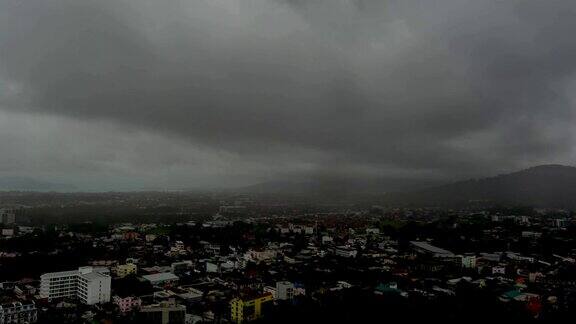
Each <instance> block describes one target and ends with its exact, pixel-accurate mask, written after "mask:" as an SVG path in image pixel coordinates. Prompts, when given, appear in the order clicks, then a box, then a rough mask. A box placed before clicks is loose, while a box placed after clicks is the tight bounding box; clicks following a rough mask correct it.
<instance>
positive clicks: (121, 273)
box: [114, 263, 138, 278]
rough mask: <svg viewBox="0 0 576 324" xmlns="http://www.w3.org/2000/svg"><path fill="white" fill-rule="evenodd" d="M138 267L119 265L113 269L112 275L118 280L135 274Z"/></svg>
mask: <svg viewBox="0 0 576 324" xmlns="http://www.w3.org/2000/svg"><path fill="white" fill-rule="evenodd" d="M137 272H138V267H137V266H136V265H135V264H133V263H126V264H119V265H117V266H116V268H114V273H115V274H116V276H117V277H119V278H124V277H126V276H128V275H131V274H136V273H137Z"/></svg>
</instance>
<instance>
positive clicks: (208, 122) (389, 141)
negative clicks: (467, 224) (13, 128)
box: [0, 0, 576, 176]
mask: <svg viewBox="0 0 576 324" xmlns="http://www.w3.org/2000/svg"><path fill="white" fill-rule="evenodd" d="M574 30H576V3H574V1H571V0H565V1H553V0H551V1H538V0H533V1H531V0H528V1H526V0H509V1H496V0H494V1H482V0H474V1H472V0H468V1H465V0H437V1H425V0H422V1H411V0H403V1H393V0H391V1H384V0H373V1H370V0H356V1H354V0H307V1H304V0H244V1H240V0H211V1H208V0H197V1H196V0H195V1H185V0H163V1H158V0H156V1H152V0H124V1H122V0H113V1H112V0H98V1H74V0H25V1H24V0H20V1H16V0H0V80H2V82H3V83H4V84H6V85H9V88H10V89H12V90H10V91H7V92H6V93H4V94H3V98H2V102H4V103H5V104H3V106H2V107H1V108H2V109H5V110H11V111H13V112H18V111H23V110H25V111H26V113H28V114H55V115H61V116H66V117H71V118H75V119H78V120H83V121H96V120H100V121H105V122H106V121H108V122H113V123H120V124H125V125H128V126H130V127H136V128H139V129H141V130H142V131H150V132H156V133H160V134H166V136H171V137H177V138H181V139H183V140H185V141H188V142H189V143H190V145H191V146H194V145H199V146H201V147H204V148H209V149H214V150H218V151H225V152H229V153H230V154H234V155H235V156H238V157H239V158H238V159H240V160H242V159H245V160H250V161H259V163H263V164H268V165H274V164H277V163H278V162H279V161H282V163H283V166H284V167H285V168H286V170H287V172H292V171H295V172H298V170H301V169H302V168H305V169H306V168H307V169H308V171H309V172H312V173H314V172H316V171H318V172H320V171H322V172H329V170H330V169H333V170H334V172H336V173H347V172H349V173H352V174H354V173H360V174H362V173H373V174H387V173H399V172H404V173H406V172H408V173H409V172H412V171H413V172H430V174H440V175H442V174H448V175H458V176H467V175H477V174H480V173H484V174H487V173H491V172H494V171H500V170H502V169H510V168H515V167H518V166H524V165H526V164H531V163H540V162H548V161H554V162H563V163H569V162H570V159H571V158H572V157H573V150H574V139H575V138H574V131H573V130H572V128H573V127H571V124H572V123H573V122H574V121H575V120H574V108H573V107H574V96H573V95H572V93H573V92H572V90H573V88H574V85H575V83H574V73H575V68H576V62H574V57H576V55H575V54H576V40H574V37H573V35H572V32H573V31H574ZM290 163H292V164H293V165H294V167H293V168H291V167H290V166H289V165H290ZM303 165H305V167H302V166H303ZM238 172H245V171H244V170H240V169H238Z"/></svg>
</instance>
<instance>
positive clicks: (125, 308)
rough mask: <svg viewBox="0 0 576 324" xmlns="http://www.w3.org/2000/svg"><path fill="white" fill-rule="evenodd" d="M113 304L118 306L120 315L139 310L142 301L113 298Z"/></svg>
mask: <svg viewBox="0 0 576 324" xmlns="http://www.w3.org/2000/svg"><path fill="white" fill-rule="evenodd" d="M112 300H113V301H114V304H116V305H118V308H119V309H120V312H121V313H127V312H129V311H131V310H133V309H136V308H140V306H142V300H141V299H140V298H138V297H132V296H128V297H124V298H122V297H120V296H114V297H112Z"/></svg>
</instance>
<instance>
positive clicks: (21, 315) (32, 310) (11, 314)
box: [0, 302, 38, 324]
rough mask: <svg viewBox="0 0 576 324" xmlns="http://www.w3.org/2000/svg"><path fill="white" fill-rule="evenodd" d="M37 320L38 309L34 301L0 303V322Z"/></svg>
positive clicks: (25, 323) (25, 322)
mask: <svg viewBox="0 0 576 324" xmlns="http://www.w3.org/2000/svg"><path fill="white" fill-rule="evenodd" d="M37 320H38V311H37V309H36V305H35V304H34V302H27V303H24V304H23V303H21V302H15V303H10V304H2V305H0V324H8V323H10V324H28V323H36V321H37Z"/></svg>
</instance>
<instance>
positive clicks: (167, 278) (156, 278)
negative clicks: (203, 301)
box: [142, 272, 179, 286]
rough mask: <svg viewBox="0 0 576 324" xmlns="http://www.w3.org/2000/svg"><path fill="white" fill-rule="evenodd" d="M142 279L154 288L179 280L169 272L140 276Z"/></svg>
mask: <svg viewBox="0 0 576 324" xmlns="http://www.w3.org/2000/svg"><path fill="white" fill-rule="evenodd" d="M142 278H144V279H145V280H148V281H150V283H151V284H152V285H154V286H160V285H166V284H172V283H175V282H177V281H178V280H179V278H178V276H176V275H175V274H173V273H171V272H162V273H154V274H150V275H146V276H142Z"/></svg>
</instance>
